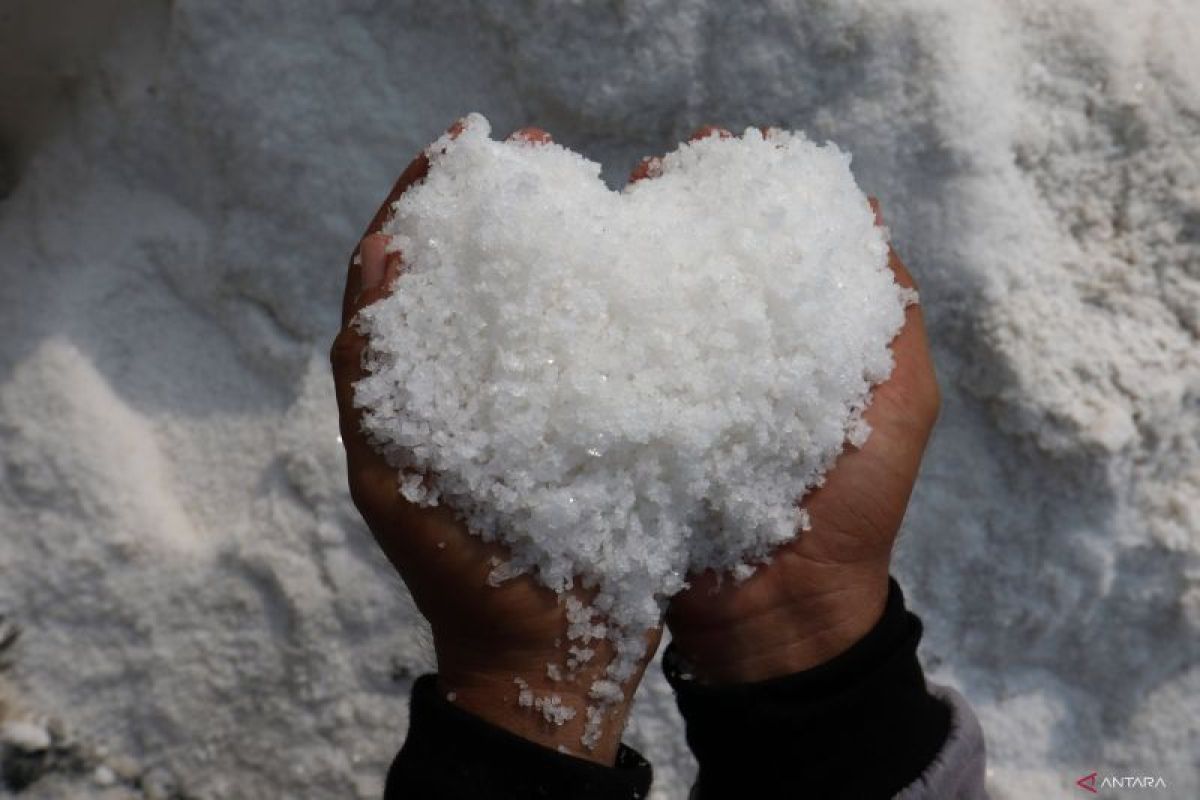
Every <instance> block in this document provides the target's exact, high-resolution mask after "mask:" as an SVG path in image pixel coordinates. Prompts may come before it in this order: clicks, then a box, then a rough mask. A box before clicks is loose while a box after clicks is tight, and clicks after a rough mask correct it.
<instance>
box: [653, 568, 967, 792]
mask: <svg viewBox="0 0 1200 800" xmlns="http://www.w3.org/2000/svg"><path fill="white" fill-rule="evenodd" d="M920 639H921V621H920V620H919V619H917V617H916V615H914V614H912V613H910V612H908V611H907V610H906V609H905V607H904V596H903V594H902V593H901V591H900V587H899V585H898V584H897V583H896V582H895V580H892V581H891V582H890V589H889V593H888V600H887V606H886V609H885V610H884V613H883V617H882V618H881V619H880V620H879V622H878V623H877V624H876V625H875V627H874V628H873V629H872V630H871V631H870V632H869V633H868V634H867V635H866V636H865V637H863V638H862V639H861V640H860V641H859V642H857V643H856V644H855V645H853V646H852V647H851V648H850V649H849V650H847V651H846V652H845V653H842V654H841V655H839V656H837V657H836V658H834V659H833V660H832V661H829V662H827V663H825V664H822V665H820V666H818V667H815V668H813V669H810V670H806V671H804V672H799V673H796V674H795V675H788V676H786V677H782V678H776V679H772V680H769V681H763V682H761V683H753V684H741V685H727V686H705V685H701V684H698V683H696V682H695V681H694V680H690V679H689V678H690V676H688V674H687V666H686V664H685V663H684V661H683V659H682V658H681V657H680V655H679V653H678V652H677V651H676V650H675V649H674V646H673V645H672V646H670V647H668V648H667V651H666V653H665V654H664V657H663V667H664V669H665V670H666V673H667V680H668V681H670V683H671V685H672V686H673V687H674V689H675V693H676V702H677V703H678V705H679V710H680V712H682V714H683V718H684V721H685V723H686V724H687V741H688V745H689V746H690V747H691V749H692V752H693V753H695V755H696V760H697V761H698V763H699V765H700V774H699V777H698V779H697V784H696V787H695V794H694V795H693V797H694V798H695V799H696V800H715V799H716V798H743V797H755V798H773V797H788V798H807V797H812V798H856V799H861V800H869V799H870V798H888V797H892V796H893V795H895V794H896V793H897V792H899V791H900V790H901V789H903V788H904V787H906V786H908V785H910V784H912V783H913V782H914V781H916V780H917V778H918V777H919V776H921V775H922V773H924V772H925V771H926V770H927V769H928V768H929V766H930V765H931V764H932V762H933V760H934V758H935V756H937V754H938V753H939V751H940V750H941V748H942V745H943V744H944V743H945V742H946V739H947V736H948V734H949V732H950V718H951V712H950V708H949V706H947V705H946V704H945V703H943V702H942V701H941V700H939V699H937V698H935V697H933V696H932V695H931V694H930V693H929V691H928V689H927V687H926V685H925V675H924V673H923V672H922V670H921V666H920V664H919V663H917V643H918V642H919V641H920Z"/></svg>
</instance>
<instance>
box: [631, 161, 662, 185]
mask: <svg viewBox="0 0 1200 800" xmlns="http://www.w3.org/2000/svg"><path fill="white" fill-rule="evenodd" d="M659 175H662V159H661V158H659V157H658V156H646V157H644V158H643V159H642V160H641V161H639V162H638V165H637V166H636V167H634V168H633V171H632V172H630V173H629V182H630V183H637V182H638V181H642V180H645V179H646V178H657V177H658V176H659Z"/></svg>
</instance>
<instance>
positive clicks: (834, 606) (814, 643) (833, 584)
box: [631, 127, 941, 684]
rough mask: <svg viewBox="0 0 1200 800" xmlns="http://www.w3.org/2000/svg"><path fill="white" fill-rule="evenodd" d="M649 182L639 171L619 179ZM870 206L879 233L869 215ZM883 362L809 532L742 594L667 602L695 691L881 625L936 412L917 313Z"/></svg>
mask: <svg viewBox="0 0 1200 800" xmlns="http://www.w3.org/2000/svg"><path fill="white" fill-rule="evenodd" d="M712 135H717V136H729V135H731V134H729V132H728V131H724V130H721V129H718V128H712V127H705V128H701V129H700V130H699V131H697V133H696V134H695V135H694V136H693V137H692V139H693V140H695V139H698V138H703V137H705V136H712ZM656 172H657V170H656V166H655V164H654V160H653V159H648V160H646V161H644V162H643V163H642V164H641V165H639V167H638V168H637V169H635V170H634V173H633V175H632V176H631V179H632V180H640V179H645V178H652V177H653V176H654V175H655V174H656ZM871 204H872V208H873V210H874V211H875V216H876V223H877V224H880V225H882V222H883V221H882V216H881V213H880V209H879V205H878V203H877V202H876V201H874V200H872V201H871ZM888 263H889V266H890V267H891V269H892V271H893V272H894V273H895V275H896V282H897V283H899V284H900V285H901V286H905V287H908V288H914V289H915V288H916V287H915V284H914V282H913V279H912V276H911V275H910V274H909V272H908V270H907V269H906V268H905V267H904V264H903V263H901V261H900V258H899V257H898V256H897V255H896V252H895V251H894V250H891V249H890V248H889V255H888ZM892 352H893V355H894V356H895V368H894V370H893V372H892V374H891V376H890V377H889V378H888V380H887V381H885V382H884V383H882V384H880V385H878V386H876V387H875V389H874V392H873V394H872V399H871V404H870V406H869V407H868V408H867V410H866V413H865V418H866V420H867V422H868V423H870V425H871V435H870V438H869V439H868V440H867V442H866V443H865V444H864V445H863V447H862V448H859V449H853V448H848V449H847V450H846V451H845V452H844V453H843V454H842V455H841V456H840V457H839V458H838V460H837V463H836V464H835V466H834V468H833V469H832V470H830V472H829V473H828V476H827V477H826V480H825V483H824V485H823V486H821V487H819V488H817V489H816V490H814V491H812V492H811V493H809V494H808V495H807V496H806V497H805V498H804V499H803V501H802V505H803V507H804V508H805V509H807V511H808V514H809V517H810V519H811V523H812V528H811V529H810V530H806V531H803V532H801V533H800V534H799V535H798V536H797V537H796V539H795V540H794V541H792V542H790V543H789V544H787V545H784V546H783V547H781V548H779V549H778V550H776V551H775V553H774V554H773V556H772V559H771V561H770V563H769V564H767V565H765V566H762V567H760V568H759V569H758V570H757V571H756V572H755V573H754V575H752V576H751V577H750V578H749V579H747V580H746V581H744V582H743V583H740V584H739V583H735V582H733V581H732V580H731V579H729V578H728V576H726V577H725V578H723V579H722V578H721V577H719V576H717V575H716V574H714V573H712V572H711V571H710V572H706V573H703V574H700V575H693V576H691V577H690V578H689V584H690V586H689V588H687V589H686V590H684V591H683V592H681V593H680V594H678V595H676V596H675V597H674V598H672V600H671V602H670V605H669V607H668V610H667V625H668V627H669V629H670V631H671V636H672V638H673V641H674V642H675V646H676V647H677V648H678V650H679V653H680V654H681V655H682V656H683V657H684V658H685V659H686V661H687V662H688V663H689V665H690V668H691V669H692V671H693V672H694V674H695V676H696V678H697V679H698V680H700V681H701V682H704V683H709V684H729V683H749V682H754V681H762V680H766V679H769V678H774V677H779V676H783V675H789V674H792V673H795V672H798V671H800V670H805V669H810V668H812V667H815V666H817V665H819V664H822V663H824V662H826V661H829V660H830V659H832V658H834V657H835V656H837V655H839V654H840V653H842V652H844V651H845V650H847V649H848V648H849V647H850V646H851V645H853V644H854V643H855V642H857V641H858V640H859V639H861V638H862V637H863V636H864V635H866V633H867V632H868V631H870V629H871V628H872V627H874V625H875V623H876V622H878V621H879V618H880V617H881V616H882V614H883V608H884V605H885V602H886V600H887V593H888V571H889V565H890V562H891V554H892V546H893V545H894V544H895V541H896V536H897V534H898V533H899V531H900V523H901V522H902V521H903V519H904V513H905V510H906V509H907V507H908V499H909V496H910V494H911V493H912V489H913V484H914V483H915V482H916V479H917V472H918V469H919V467H920V464H921V457H922V455H923V454H924V452H925V445H926V443H927V442H928V440H929V435H930V433H931V432H932V430H933V426H934V423H935V422H936V420H937V416H938V410H939V407H940V403H941V400H940V395H939V390H938V385H937V379H936V376H935V374H934V367H933V359H932V357H931V355H930V352H929V343H928V340H927V338H926V335H925V324H924V321H923V319H922V315H921V307H920V306H919V305H916V304H913V305H910V306H909V307H908V309H907V312H906V318H905V323H904V327H903V328H902V329H901V331H900V333H899V334H898V335H897V337H896V338H895V340H894V341H893V342H892Z"/></svg>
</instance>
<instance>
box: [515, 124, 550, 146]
mask: <svg viewBox="0 0 1200 800" xmlns="http://www.w3.org/2000/svg"><path fill="white" fill-rule="evenodd" d="M508 141H510V142H527V143H529V144H550V143H551V142H553V141H554V140H553V139H551V138H550V134H548V133H546V132H545V131H544V130H542V129H541V128H533V127H530V128H519V129H517V130H515V131H513V132H512V134H511V135H510V136H509V137H508Z"/></svg>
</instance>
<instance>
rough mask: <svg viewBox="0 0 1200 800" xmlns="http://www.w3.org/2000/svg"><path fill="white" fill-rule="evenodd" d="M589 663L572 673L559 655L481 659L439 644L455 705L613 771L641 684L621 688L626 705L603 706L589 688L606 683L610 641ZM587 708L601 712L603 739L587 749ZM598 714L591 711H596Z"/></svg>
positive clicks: (441, 669) (442, 685) (441, 677)
mask: <svg viewBox="0 0 1200 800" xmlns="http://www.w3.org/2000/svg"><path fill="white" fill-rule="evenodd" d="M593 647H594V648H595V649H596V650H597V652H596V654H595V655H594V656H593V657H592V659H591V660H590V661H589V663H588V664H587V665H583V666H580V667H578V668H576V669H575V670H569V669H567V666H566V658H565V656H564V654H563V653H561V652H558V651H557V650H550V651H527V652H523V653H515V652H513V651H512V650H509V651H507V652H504V653H499V652H497V651H496V650H492V651H491V652H490V653H488V654H485V657H483V658H480V659H475V658H471V657H470V656H469V655H466V654H464V653H463V652H462V650H461V649H458V648H451V647H447V646H445V645H441V646H437V651H438V682H437V686H438V691H439V692H440V693H441V695H442V697H444V698H445V699H447V700H449V701H450V702H453V703H454V704H455V706H457V707H458V708H460V709H462V710H463V711H466V712H468V713H470V714H473V715H475V716H476V717H479V718H480V719H482V720H484V721H485V722H488V723H489V724H491V725H494V726H496V727H498V728H501V729H503V730H506V731H508V732H509V733H512V734H515V735H517V736H520V737H521V738H523V739H527V740H529V741H531V742H534V743H536V744H538V745H541V746H543V747H547V748H550V749H552V750H556V751H558V752H562V753H567V754H570V755H572V756H575V757H577V758H582V759H586V760H588V761H594V762H597V763H600V764H604V765H608V766H611V765H612V764H613V763H615V761H616V756H617V750H618V747H619V745H620V739H621V733H622V732H623V730H624V727H625V722H626V720H627V718H628V716H629V711H630V709H631V707H632V702H633V692H634V689H635V688H636V685H637V680H636V679H634V680H631V681H630V682H629V683H627V684H625V685H624V686H622V687H621V688H622V691H623V693H624V698H625V699H624V700H623V701H620V702H616V703H612V702H605V703H604V704H600V703H598V702H597V701H596V700H595V699H593V698H592V697H591V696H590V690H591V687H592V684H593V683H594V682H595V681H597V680H600V679H602V678H604V677H605V675H604V671H605V666H606V665H607V664H608V661H609V654H608V653H607V650H608V649H610V648H611V645H609V644H608V643H607V642H602V643H599V644H596V643H593ZM589 709H600V711H601V712H602V713H603V718H602V724H601V725H600V728H599V736H598V738H595V740H594V743H593V744H592V746H591V747H585V746H584V744H583V740H584V736H585V733H587V732H588V723H589ZM593 713H594V712H593Z"/></svg>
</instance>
